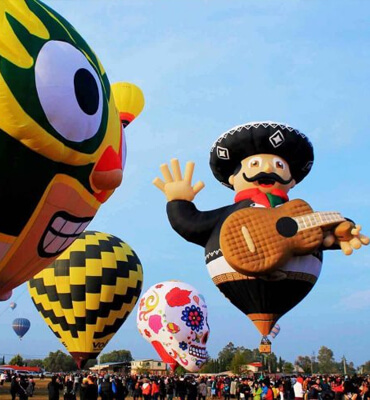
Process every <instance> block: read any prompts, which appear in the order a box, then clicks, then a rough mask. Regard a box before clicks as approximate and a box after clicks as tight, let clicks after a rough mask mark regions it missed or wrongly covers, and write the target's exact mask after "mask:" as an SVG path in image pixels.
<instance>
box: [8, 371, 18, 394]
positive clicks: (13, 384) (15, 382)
mask: <svg viewBox="0 0 370 400" xmlns="http://www.w3.org/2000/svg"><path fill="white" fill-rule="evenodd" d="M18 385H19V384H18V378H17V376H16V375H13V376H12V380H11V383H10V394H11V396H12V400H15V398H16V396H17V393H18Z"/></svg>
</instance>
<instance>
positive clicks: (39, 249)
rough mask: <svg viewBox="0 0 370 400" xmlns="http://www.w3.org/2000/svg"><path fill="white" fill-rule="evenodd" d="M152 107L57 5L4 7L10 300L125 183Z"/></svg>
mask: <svg viewBox="0 0 370 400" xmlns="http://www.w3.org/2000/svg"><path fill="white" fill-rule="evenodd" d="M127 98H128V100H127ZM115 99H117V103H116V102H115ZM124 99H126V101H124ZM122 105H123V106H124V107H131V108H129V109H122V108H121V106H122ZM143 105H144V99H143V95H142V93H141V91H140V89H139V88H137V87H136V86H134V85H131V84H124V85H118V86H115V87H113V88H112V87H111V86H110V83H109V81H108V77H107V75H106V72H105V70H104V68H103V66H102V65H101V63H100V61H99V60H98V58H97V57H96V55H95V53H94V52H93V51H92V50H91V48H90V47H89V46H88V44H87V43H86V42H85V41H84V40H83V38H82V37H81V36H80V35H79V34H78V33H77V31H76V30H75V29H74V28H73V27H72V26H71V25H70V24H69V23H68V22H67V21H66V20H65V19H64V18H62V17H61V16H60V15H58V14H57V13H56V12H54V11H53V10H52V9H50V8H49V7H48V6H46V5H44V4H43V3H42V2H41V1H38V0H17V1H13V0H2V1H1V2H0V171H1V172H0V187H1V190H0V210H1V211H0V212H1V218H0V299H1V300H5V299H7V298H9V296H10V294H11V293H10V291H11V289H13V288H14V287H16V286H18V285H19V284H21V283H23V282H25V281H26V280H28V279H29V278H31V277H32V276H33V275H34V274H36V273H37V272H38V271H40V270H41V269H42V268H44V267H45V266H47V265H48V264H50V263H51V262H52V261H53V259H55V258H56V257H57V256H58V255H59V254H61V253H62V252H63V251H64V250H65V249H66V248H67V247H68V246H69V245H70V244H71V243H72V242H73V241H74V240H75V239H76V238H77V237H78V235H79V234H80V233H81V232H82V231H83V230H84V229H85V228H86V226H87V225H88V224H89V222H90V221H91V219H92V218H93V217H94V215H95V214H96V212H97V210H98V208H99V207H100V205H101V204H102V203H104V202H105V201H106V200H107V199H108V197H109V196H110V195H111V194H112V193H113V191H114V189H115V188H116V187H117V186H118V185H119V184H120V183H121V180H122V172H123V167H124V163H125V158H126V144H125V136H124V130H123V127H122V124H124V125H125V126H126V125H127V124H128V123H129V122H131V121H132V120H133V119H134V118H135V117H136V116H137V115H138V114H139V113H140V111H141V109H142V108H143Z"/></svg>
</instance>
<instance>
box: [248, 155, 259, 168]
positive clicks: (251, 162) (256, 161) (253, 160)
mask: <svg viewBox="0 0 370 400" xmlns="http://www.w3.org/2000/svg"><path fill="white" fill-rule="evenodd" d="M261 164H262V158H261V157H252V158H251V159H250V160H249V161H248V168H253V167H254V168H258V167H260V166H261Z"/></svg>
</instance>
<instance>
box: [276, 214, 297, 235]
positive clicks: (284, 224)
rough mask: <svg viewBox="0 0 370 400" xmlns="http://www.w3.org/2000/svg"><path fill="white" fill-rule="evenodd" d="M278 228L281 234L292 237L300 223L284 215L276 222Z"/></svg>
mask: <svg viewBox="0 0 370 400" xmlns="http://www.w3.org/2000/svg"><path fill="white" fill-rule="evenodd" d="M276 230H277V231H278V232H279V234H280V235H281V236H284V237H286V238H290V237H293V236H294V235H295V234H296V233H297V232H298V224H297V223H296V222H295V221H294V219H293V218H289V217H283V218H280V219H279V220H278V221H277V222H276Z"/></svg>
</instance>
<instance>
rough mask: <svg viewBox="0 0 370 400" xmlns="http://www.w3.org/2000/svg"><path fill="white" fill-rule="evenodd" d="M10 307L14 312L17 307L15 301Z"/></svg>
mask: <svg viewBox="0 0 370 400" xmlns="http://www.w3.org/2000/svg"><path fill="white" fill-rule="evenodd" d="M9 307H10V308H11V309H12V310H14V309H15V308H16V307H17V303H14V301H12V302H11V303H10V304H9Z"/></svg>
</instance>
